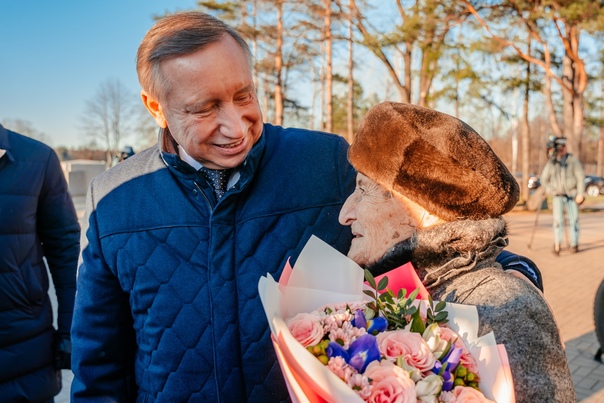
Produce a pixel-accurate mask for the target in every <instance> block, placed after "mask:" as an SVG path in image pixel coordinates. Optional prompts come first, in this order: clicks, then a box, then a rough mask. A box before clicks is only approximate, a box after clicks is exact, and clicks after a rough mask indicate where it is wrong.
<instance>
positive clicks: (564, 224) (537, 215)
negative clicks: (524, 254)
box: [527, 192, 570, 249]
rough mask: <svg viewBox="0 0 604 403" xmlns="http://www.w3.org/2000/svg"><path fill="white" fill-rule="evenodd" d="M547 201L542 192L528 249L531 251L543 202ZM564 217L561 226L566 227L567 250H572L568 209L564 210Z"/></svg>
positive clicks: (545, 195)
mask: <svg viewBox="0 0 604 403" xmlns="http://www.w3.org/2000/svg"><path fill="white" fill-rule="evenodd" d="M546 199H547V194H546V193H545V192H542V194H541V197H540V198H539V204H538V205H537V211H536V212H535V222H534V223H533V230H532V231H531V237H530V239H529V242H528V244H527V248H528V249H531V247H532V246H533V238H534V236H535V230H536V229H537V225H538V222H539V213H540V212H541V210H542V209H543V202H544V201H545V200H546ZM563 216H564V220H563V221H562V223H560V225H562V226H563V227H564V240H565V246H566V248H567V249H570V241H569V239H570V238H569V234H568V225H567V224H568V220H567V213H566V209H563Z"/></svg>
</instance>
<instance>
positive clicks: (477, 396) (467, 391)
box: [452, 386, 492, 403]
mask: <svg viewBox="0 0 604 403" xmlns="http://www.w3.org/2000/svg"><path fill="white" fill-rule="evenodd" d="M452 392H453V394H454V395H455V397H456V399H457V401H458V402H464V403H474V402H477V403H486V402H492V400H489V399H487V398H486V397H484V395H483V394H482V393H481V392H480V391H478V390H476V389H474V388H470V387H469V386H465V387H464V386H456V387H455V388H454V389H453V390H452Z"/></svg>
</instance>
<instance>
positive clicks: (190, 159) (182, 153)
mask: <svg viewBox="0 0 604 403" xmlns="http://www.w3.org/2000/svg"><path fill="white" fill-rule="evenodd" d="M178 155H179V156H180V159H181V160H183V162H186V163H187V164H189V165H190V166H191V167H192V168H193V169H194V170H196V171H199V170H200V169H201V168H203V165H202V164H201V163H200V162H199V161H197V160H196V159H195V158H193V157H191V156H190V155H189V154H187V152H186V151H185V149H184V148H182V147H181V146H180V144H179V145H178ZM240 176H241V174H240V172H239V168H235V170H234V171H233V173H232V174H231V177H230V178H229V182H228V183H227V189H230V188H232V187H233V186H234V185H235V184H236V183H237V182H238V181H239V178H240Z"/></svg>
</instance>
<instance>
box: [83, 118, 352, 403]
mask: <svg viewBox="0 0 604 403" xmlns="http://www.w3.org/2000/svg"><path fill="white" fill-rule="evenodd" d="M346 152H347V144H346V142H345V141H344V140H343V139H341V138H339V137H337V136H334V135H328V134H322V133H316V132H310V131H304V130H298V129H282V128H280V127H274V126H271V125H265V128H264V133H263V135H262V137H261V138H260V140H259V141H258V143H257V144H256V145H255V146H254V148H253V149H252V151H251V152H250V155H249V156H248V157H247V158H246V161H245V162H244V164H243V166H242V167H241V170H240V173H241V178H240V180H239V182H238V183H237V184H236V185H235V187H234V188H232V189H229V190H228V191H227V193H226V194H225V196H224V197H223V198H222V199H221V200H220V202H219V203H218V204H216V203H215V201H214V197H213V194H212V191H211V188H210V186H209V185H208V184H207V183H206V182H205V180H204V179H203V178H202V177H201V176H198V174H197V173H196V172H195V171H193V170H192V169H191V168H190V167H189V166H188V165H186V164H184V163H183V162H182V161H181V160H180V159H179V158H177V157H176V156H175V155H173V154H168V153H163V155H162V154H160V152H159V150H158V148H157V147H154V148H152V149H149V150H146V151H143V152H141V153H139V154H137V155H135V156H134V157H132V158H129V159H128V160H126V161H125V162H123V163H120V164H118V165H117V166H116V167H114V168H112V169H111V170H109V171H108V172H106V173H105V174H103V175H101V176H99V177H97V178H96V179H95V180H94V181H93V183H92V185H91V189H90V191H89V196H88V206H87V211H88V212H87V220H88V221H89V222H88V227H87V231H86V235H87V243H85V244H84V243H83V245H82V248H83V255H82V257H83V263H82V265H81V266H80V269H79V275H78V276H79V277H78V294H77V297H76V307H75V313H74V325H73V335H72V337H73V346H74V347H73V348H74V350H73V368H74V374H75V378H74V381H73V385H72V397H73V400H74V401H80V400H82V401H84V400H87V399H90V400H97V401H108V400H111V399H114V400H112V401H127V400H135V399H136V400H138V401H158V402H182V401H199V402H214V401H222V402H240V401H252V402H254V401H255V402H270V401H282V400H285V399H287V396H288V395H287V389H286V388H285V386H284V381H283V376H282V374H281V370H280V368H279V365H278V363H277V361H276V357H275V354H274V350H273V348H272V345H271V342H270V331H269V328H268V323H267V322H266V317H265V316H264V311H263V309H262V305H261V302H260V299H259V297H258V279H259V278H260V276H262V275H266V273H267V272H268V273H271V274H272V275H273V276H274V277H276V278H278V277H279V274H280V271H281V268H282V267H283V265H284V263H285V261H286V260H287V258H288V257H289V256H293V259H294V260H295V258H296V257H297V256H298V254H299V252H300V250H301V249H302V247H303V246H304V245H305V243H306V241H307V240H308V239H309V237H310V236H311V235H312V234H315V235H317V236H318V237H319V238H321V239H323V240H324V241H326V242H328V243H330V244H331V245H333V246H334V247H336V248H337V249H339V250H340V251H342V252H344V253H345V252H347V250H348V248H349V245H350V240H351V233H350V229H349V228H345V227H342V226H340V225H339V224H338V214H339V211H340V208H341V206H342V204H343V203H344V201H345V199H346V197H347V196H348V195H349V194H350V193H352V191H353V189H354V182H355V172H354V171H353V169H352V167H351V166H350V165H349V164H348V162H347V157H346ZM83 242H86V241H84V240H83ZM326 269H328V268H326Z"/></svg>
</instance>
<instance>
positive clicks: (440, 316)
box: [434, 312, 449, 322]
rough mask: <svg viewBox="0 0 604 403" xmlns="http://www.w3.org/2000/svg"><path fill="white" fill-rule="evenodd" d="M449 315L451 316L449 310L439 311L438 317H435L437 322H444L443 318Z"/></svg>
mask: <svg viewBox="0 0 604 403" xmlns="http://www.w3.org/2000/svg"><path fill="white" fill-rule="evenodd" d="M447 316H449V313H448V312H439V313H437V314H436V317H435V318H434V320H435V321H436V322H442V321H443V320H445V319H447Z"/></svg>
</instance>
